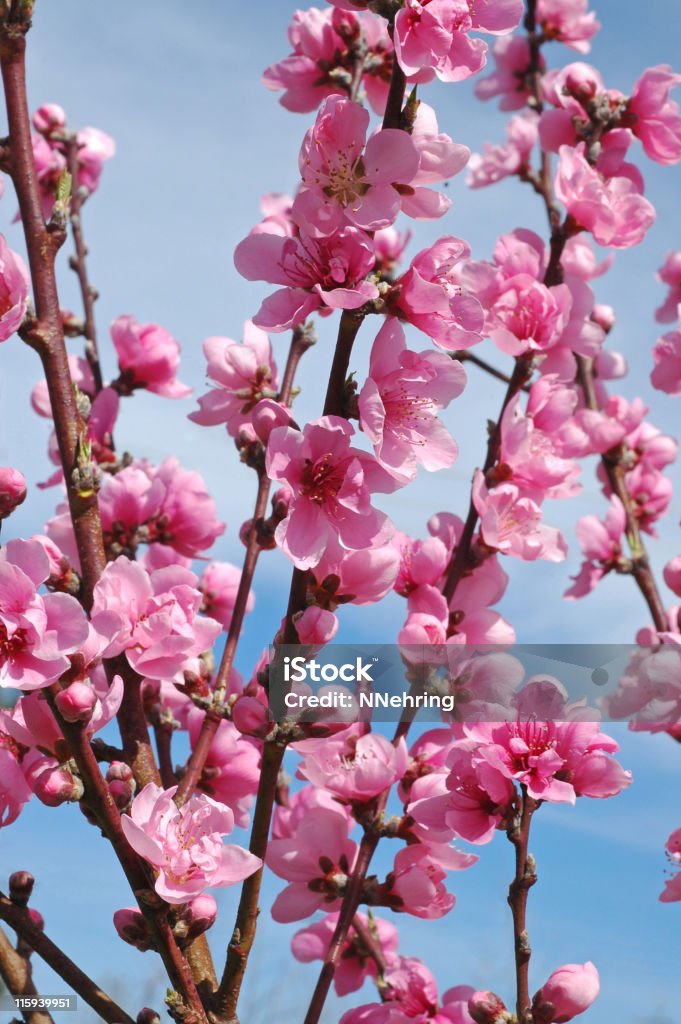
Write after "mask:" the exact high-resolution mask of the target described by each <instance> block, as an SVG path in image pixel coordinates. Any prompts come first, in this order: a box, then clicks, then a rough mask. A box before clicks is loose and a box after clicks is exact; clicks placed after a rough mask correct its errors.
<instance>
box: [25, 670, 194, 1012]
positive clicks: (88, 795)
mask: <svg viewBox="0 0 681 1024" xmlns="http://www.w3.org/2000/svg"><path fill="white" fill-rule="evenodd" d="M57 692H58V687H57V686H56V685H53V686H51V687H48V688H47V689H46V690H45V693H46V695H47V699H48V701H49V703H50V707H51V708H52V713H53V714H54V716H55V718H56V720H57V722H58V724H59V728H60V729H61V731H62V734H63V736H64V738H65V740H66V742H67V744H68V747H69V751H70V753H71V755H72V756H73V759H74V760H75V762H76V765H77V767H78V771H79V774H80V777H81V779H82V781H83V785H84V787H85V795H84V798H83V800H84V803H85V804H86V805H87V807H88V808H89V809H90V810H91V811H92V813H93V814H94V815H95V817H96V818H97V823H98V825H99V827H100V828H101V830H102V832H103V833H104V835H105V836H106V838H107V839H108V840H109V842H110V843H111V845H112V847H113V850H114V853H115V854H116V856H117V858H118V860H119V862H120V864H121V867H122V868H123V872H124V874H125V877H126V878H127V880H128V883H129V884H130V888H131V889H132V891H133V893H134V894H135V897H136V899H137V901H138V904H139V907H140V910H141V911H142V913H143V914H144V917H145V920H146V922H147V926H148V928H149V931H150V934H151V936H152V939H153V942H154V946H155V948H156V949H157V950H158V952H159V954H160V956H161V958H162V960H163V963H164V966H165V968H166V971H167V972H168V977H169V978H170V980H171V982H172V984H173V986H174V987H175V988H176V989H177V991H178V992H179V993H180V994H181V996H182V998H183V999H184V1001H185V1002H186V1004H187V1005H188V1006H189V1007H191V1008H192V1009H193V1010H194V1011H195V1012H196V1013H198V1017H197V1021H198V1022H201V1024H203V1022H204V1021H205V1015H204V1013H203V1007H202V1004H201V1000H200V998H199V994H198V992H197V990H196V985H195V983H194V980H193V977H192V974H191V970H190V969H189V966H188V964H187V961H186V960H185V958H184V957H183V955H182V953H181V951H180V949H179V947H178V945H177V943H176V941H175V937H174V935H173V933H172V930H171V928H170V924H169V923H168V920H167V917H166V910H165V909H164V908H163V907H161V909H160V910H159V909H154V908H152V907H151V906H149V903H148V902H147V901H146V900H145V899H144V898H143V895H142V894H144V893H146V892H148V891H149V890H150V889H151V888H152V882H151V881H150V878H149V875H148V873H147V868H146V865H145V863H144V862H143V861H142V860H141V859H140V858H139V857H138V856H137V854H136V853H135V851H134V850H133V849H132V847H131V846H130V844H129V843H128V841H127V839H126V838H125V835H124V833H123V829H122V827H121V816H120V812H119V810H118V808H117V807H116V805H115V803H114V801H113V798H112V796H111V793H110V792H109V787H108V786H107V784H106V782H105V781H104V779H103V777H102V774H101V772H100V771H99V766H98V764H97V759H96V757H95V755H94V753H93V750H92V747H91V745H90V740H89V738H88V736H87V733H86V731H85V729H84V727H83V726H82V725H81V724H79V723H72V722H67V721H66V720H65V719H64V718H62V716H61V715H60V714H59V710H58V709H57V707H56V705H55V702H54V698H55V696H56V693H57Z"/></svg>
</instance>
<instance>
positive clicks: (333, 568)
mask: <svg viewBox="0 0 681 1024" xmlns="http://www.w3.org/2000/svg"><path fill="white" fill-rule="evenodd" d="M398 565H399V555H398V553H397V552H396V551H395V550H394V549H393V548H392V547H390V546H388V545H384V546H381V547H376V548H373V547H372V548H364V549H363V550H361V551H345V550H344V549H343V548H342V547H340V545H334V544H330V545H329V546H328V547H327V549H326V551H325V552H324V555H323V556H322V558H321V560H320V561H319V562H318V563H317V565H316V566H315V567H314V570H313V575H314V580H315V583H316V588H317V589H316V592H315V599H316V601H317V603H318V604H323V603H326V605H327V606H328V607H329V609H330V610H331V611H335V609H336V607H337V606H338V604H344V603H345V602H346V601H352V603H353V604H373V603H374V602H376V601H380V600H381V599H382V598H384V597H385V595H386V594H387V593H389V591H390V590H391V589H392V587H393V584H394V582H395V577H396V576H397V570H398Z"/></svg>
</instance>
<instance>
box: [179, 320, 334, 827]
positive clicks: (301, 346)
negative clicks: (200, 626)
mask: <svg viewBox="0 0 681 1024" xmlns="http://www.w3.org/2000/svg"><path fill="white" fill-rule="evenodd" d="M315 341H316V338H315V335H314V332H313V331H312V330H311V328H310V327H306V326H305V325H303V326H301V327H296V329H295V330H294V331H293V337H292V338H291V345H290V347H289V354H288V358H287V360H286V367H285V369H284V375H283V377H282V382H281V389H280V391H279V395H278V396H277V397H278V400H279V401H280V402H282V403H283V404H284V405H290V404H291V399H292V396H293V383H294V380H295V375H296V371H297V369H298V364H299V362H300V360H301V357H302V356H303V354H304V353H305V352H306V351H307V349H308V348H310V347H311V346H312V345H314V344H315ZM270 488H271V481H270V479H269V478H268V477H267V476H266V474H265V472H264V470H261V471H259V473H258V490H257V493H256V498H255V507H254V509H253V519H252V524H251V530H250V533H249V535H248V540H247V542H246V553H245V555H244V561H243V566H242V568H241V577H240V579H239V588H238V590H237V593H236V599H235V602H234V611H233V612H232V618H231V620H230V623H229V630H228V631H227V642H226V643H225V649H224V651H223V652H222V659H221V661H220V667H219V669H218V673H217V676H216V678H215V692H214V699H213V704H214V707H215V709H216V710H215V711H207V712H206V717H205V718H204V720H203V724H202V726H201V732H200V733H199V737H198V739H197V741H196V745H195V747H194V750H193V751H192V754H191V756H190V758H189V761H188V762H187V768H186V771H185V774H184V775H183V777H182V780H181V782H180V785H179V787H178V790H177V793H176V794H175V803H176V804H177V805H178V807H181V806H182V805H183V804H184V803H186V802H187V800H188V799H189V798H190V796H191V795H192V793H193V792H194V790H195V789H196V787H197V785H198V783H199V781H200V779H201V773H202V772H203V768H204V765H205V763H206V758H207V757H208V752H209V750H210V746H211V743H212V742H213V738H214V736H215V733H216V732H217V729H218V726H219V725H220V722H221V721H222V716H221V715H220V713H219V711H220V709H221V707H222V704H223V703H224V699H225V693H226V691H227V686H228V683H229V677H230V674H231V671H232V668H233V666H234V658H235V657H236V651H237V647H238V644H239V640H240V638H241V630H242V627H243V621H244V617H245V615H246V606H247V604H248V595H249V594H250V592H251V586H252V583H253V578H254V576H255V570H256V566H257V564H258V559H259V557H260V552H261V551H262V548H261V546H260V540H259V534H258V527H259V524H260V523H261V522H262V521H263V520H264V518H265V513H266V512H267V502H268V501H269V496H270ZM293 642H295V641H293Z"/></svg>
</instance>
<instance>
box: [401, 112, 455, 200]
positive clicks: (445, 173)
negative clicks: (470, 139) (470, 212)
mask: <svg viewBox="0 0 681 1024" xmlns="http://www.w3.org/2000/svg"><path fill="white" fill-rule="evenodd" d="M411 140H412V142H413V143H414V145H415V147H416V151H417V153H418V157H419V165H418V170H417V172H416V174H415V176H414V177H413V178H412V180H411V185H410V187H409V188H405V189H402V190H401V192H402V210H403V212H404V213H406V214H407V216H409V217H414V218H415V219H416V220H431V219H435V218H437V217H441V216H443V214H445V213H446V212H447V210H448V209H449V207H450V206H451V200H450V199H448V198H447V197H446V196H444V195H442V193H441V192H436V191H434V190H433V189H430V188H424V187H423V186H424V185H435V184H437V183H438V182H441V181H445V180H447V179H449V178H452V177H453V176H454V175H455V174H458V173H459V171H461V170H463V168H464V167H465V166H466V164H467V163H468V160H469V157H470V155H471V152H470V150H469V148H468V146H462V145H461V144H460V143H457V142H453V141H452V139H451V138H450V137H449V135H445V133H444V132H440V130H439V128H438V123H437V117H436V114H435V111H434V110H433V108H432V107H430V106H428V104H427V103H424V102H423V101H422V100H421V101H420V102H419V104H418V109H417V111H416V117H415V119H414V124H413V125H412V129H411Z"/></svg>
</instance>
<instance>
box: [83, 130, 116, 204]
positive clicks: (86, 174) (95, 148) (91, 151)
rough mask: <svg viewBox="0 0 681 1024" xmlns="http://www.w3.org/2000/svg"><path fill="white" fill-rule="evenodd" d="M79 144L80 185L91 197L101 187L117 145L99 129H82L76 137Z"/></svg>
mask: <svg viewBox="0 0 681 1024" xmlns="http://www.w3.org/2000/svg"><path fill="white" fill-rule="evenodd" d="M76 141H77V143H78V176H77V177H78V185H79V187H81V188H86V189H87V190H88V192H89V193H90V195H92V193H93V192H95V191H96V189H97V187H98V186H99V179H100V178H101V176H102V171H103V169H104V164H105V163H106V161H107V160H110V159H111V158H112V156H114V154H115V152H116V143H115V142H114V140H113V139H112V138H111V136H110V135H107V134H106V132H103V131H100V129H99V128H81V129H80V131H79V132H78V134H77V136H76Z"/></svg>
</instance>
